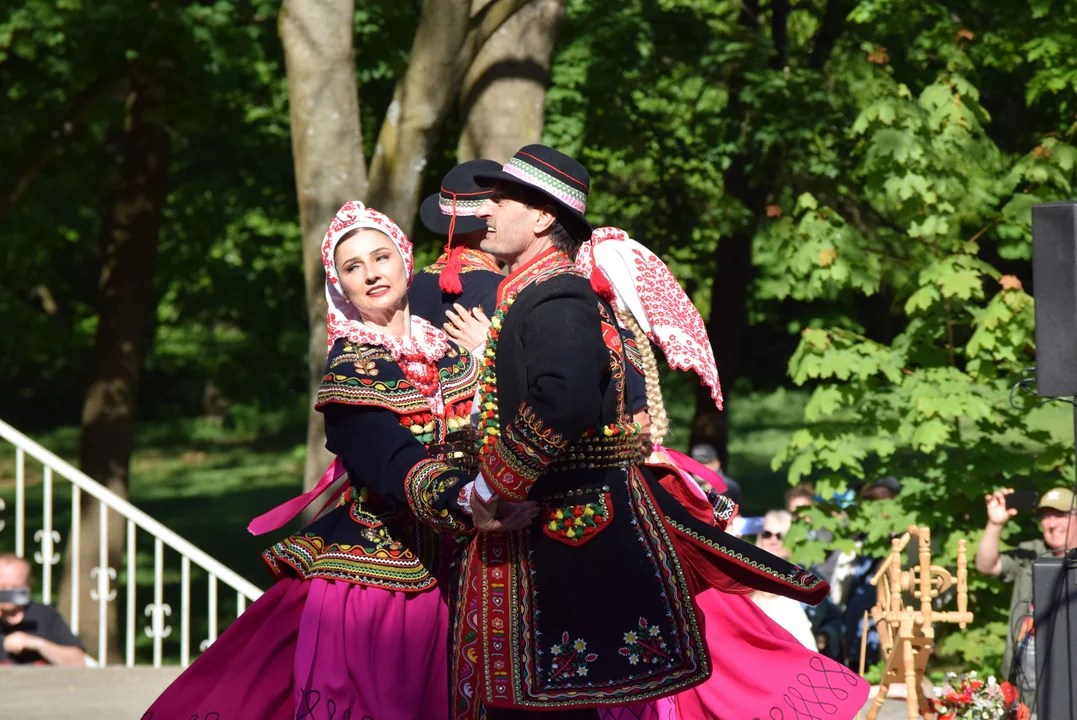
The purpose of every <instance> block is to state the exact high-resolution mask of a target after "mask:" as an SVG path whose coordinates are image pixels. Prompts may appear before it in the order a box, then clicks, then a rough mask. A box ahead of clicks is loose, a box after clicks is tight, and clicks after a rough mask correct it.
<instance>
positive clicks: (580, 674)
mask: <svg viewBox="0 0 1077 720" xmlns="http://www.w3.org/2000/svg"><path fill="white" fill-rule="evenodd" d="M576 674H577V675H579V676H580V677H583V676H584V675H586V674H587V668H586V667H582V668H580V669H579V670H577V671H576Z"/></svg>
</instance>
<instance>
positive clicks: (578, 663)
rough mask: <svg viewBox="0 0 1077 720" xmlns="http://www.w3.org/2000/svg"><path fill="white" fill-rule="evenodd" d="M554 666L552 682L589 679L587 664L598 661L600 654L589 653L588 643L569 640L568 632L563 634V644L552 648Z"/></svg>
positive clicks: (551, 673) (552, 668)
mask: <svg viewBox="0 0 1077 720" xmlns="http://www.w3.org/2000/svg"><path fill="white" fill-rule="evenodd" d="M550 656H551V657H552V666H551V672H550V680H554V679H556V678H558V677H566V678H569V677H581V678H582V677H587V664H588V663H593V662H594V661H595V660H598V653H589V652H587V642H586V641H585V640H583V639H581V638H576V641H575V642H572V641H570V640H569V636H568V631H567V630H566V631H565V632H563V633H561V644H560V645H554V646H553V647H552V648H550Z"/></svg>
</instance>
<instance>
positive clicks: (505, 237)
mask: <svg viewBox="0 0 1077 720" xmlns="http://www.w3.org/2000/svg"><path fill="white" fill-rule="evenodd" d="M544 214H545V213H544V212H543V210H542V208H532V207H528V206H527V203H525V202H523V200H522V199H520V194H519V191H518V190H517V189H516V188H515V187H514V186H513V185H511V184H508V183H498V184H497V185H496V186H495V187H494V191H493V193H492V194H491V195H490V197H489V198H487V199H486V200H484V201H483V203H482V205H480V206H479V209H478V210H477V211H476V213H475V215H476V216H477V217H479V218H482V219H483V220H485V221H486V235H485V236H484V237H483V239H482V240H481V241H480V242H479V249H480V250H483V251H485V252H488V253H490V254H491V255H493V256H494V257H496V258H498V259H499V260H502V261H504V262H506V263H510V264H511V263H513V262H514V261H515V260H516V259H517V258H519V257H520V256H521V255H523V254H524V252H525V251H526V250H527V249H528V247H530V246H531V245H532V244H534V243H535V242H536V241H537V239H538V233H539V232H540V231H541V230H542V229H544V228H542V227H540V226H541V225H542V217H543V215H544Z"/></svg>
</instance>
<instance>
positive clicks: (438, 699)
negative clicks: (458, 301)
mask: <svg viewBox="0 0 1077 720" xmlns="http://www.w3.org/2000/svg"><path fill="white" fill-rule="evenodd" d="M322 260H323V263H324V265H325V274H326V291H325V292H326V300H327V302H328V306H329V309H328V322H327V325H328V335H329V355H328V359H327V361H326V371H325V376H324V379H323V382H322V386H321V387H320V388H319V390H318V395H317V399H316V405H315V407H317V408H318V409H319V410H320V411H321V412H322V413H324V414H325V429H326V438H327V442H326V446H327V447H328V448H329V449H330V450H331V451H333V452H334V453H335V454H336V455H337V459H336V461H334V463H333V465H332V466H331V467H330V468H329V470H328V471H327V472H326V474H325V476H324V477H323V478H322V481H321V482H320V483H319V484H318V486H317V487H315V488H314V489H313V490H311V491H310V492H309V493H306V494H305V495H302V496H300V497H298V498H295V499H293V500H290V501H288V502H287V503H285V504H284V505H281V506H280V507H278V508H275V509H274V510H271V511H270V512H268V513H266V514H264V515H262V516H261V517H259V518H257V519H255V520H254V521H253V522H252V523H251V525H250V528H249V529H250V531H251V532H252V533H254V534H261V533H263V532H267V531H269V530H273V529H276V528H278V527H281V526H282V525H283V524H285V523H287V522H288V521H289V520H291V519H292V518H294V517H295V516H296V515H297V514H298V513H299V512H300V511H302V509H303V508H305V507H306V506H307V505H309V504H310V503H312V502H313V501H314V500H315V499H317V498H318V497H319V496H322V495H324V494H325V493H326V491H328V490H329V489H330V487H332V486H333V485H334V484H335V483H336V482H337V481H339V480H341V479H342V478H344V477H345V475H346V476H347V477H346V480H345V482H344V483H342V485H341V486H340V488H339V489H338V490H337V492H335V493H333V495H332V496H330V498H329V500H328V502H327V503H326V505H329V504H331V503H332V502H333V499H334V498H335V497H336V496H337V495H339V494H340V493H341V492H342V491H343V492H344V497H343V501H342V502H340V503H338V504H337V505H336V507H335V508H333V509H332V510H330V511H329V512H327V513H325V514H324V515H322V516H321V517H320V518H318V519H316V520H315V521H314V522H313V523H311V524H310V525H308V526H307V527H305V528H303V529H302V530H301V531H299V532H298V533H296V534H294V535H292V536H290V537H288V538H287V539H285V540H283V541H281V542H279V543H277V544H275V545H273V546H272V547H271V548H270V549H269V550H267V551H265V552H264V553H263V557H264V559H265V561H266V563H267V564H268V566H269V569H270V570H271V571H272V573H273V574H274V575H275V576H276V577H277V578H279V579H278V581H277V583H276V584H275V585H274V586H273V587H272V588H270V589H269V590H268V591H267V592H266V593H265V594H264V595H263V596H262V597H261V598H260V599H259V600H258V601H256V602H255V603H254V604H252V605H251V607H250V608H248V610H247V611H246V612H245V613H244V614H243V615H241V616H240V617H239V618H238V619H237V620H236V622H235V623H233V624H232V625H231V626H230V627H229V628H228V630H227V631H226V632H225V633H224V634H223V635H221V637H220V638H218V639H217V641H216V642H215V643H214V644H213V645H212V646H211V647H210V648H209V649H208V650H207V651H206V652H205V653H203V654H202V656H201V657H199V658H198V660H197V661H195V663H194V664H193V665H192V666H191V667H190V668H188V669H187V671H186V672H184V673H183V675H181V676H180V678H179V679H178V680H176V682H175V683H173V685H172V686H170V687H169V688H168V689H167V690H166V691H165V692H164V694H163V695H161V697H160V698H159V699H158V700H157V702H155V703H154V704H153V707H151V708H150V710H149V712H148V713H147V714H146V715H145V716H144V717H145V720H151V719H152V720H171V719H173V718H175V719H176V720H189V718H192V717H197V718H200V719H201V718H211V717H212V718H216V720H253V719H254V718H257V719H258V720H292V719H293V718H311V719H313V718H349V717H350V718H352V720H359V719H360V718H364V717H369V718H378V720H382V719H383V718H384V719H386V720H388V719H389V718H394V719H395V718H399V719H400V720H411V719H413V720H427V719H428V718H430V719H433V720H437V719H438V718H446V717H447V715H448V702H449V700H448V669H447V647H446V632H447V627H448V605H447V602H446V597H445V595H446V593H445V590H444V589H443V588H441V587H439V585H441V584H443V583H442V581H443V579H444V577H445V571H446V568H445V566H444V564H443V563H442V561H443V559H444V556H445V555H446V552H447V550H448V547H447V545H446V543H447V542H448V541H447V540H443V539H442V537H441V536H439V535H436V534H435V533H434V529H435V528H436V529H440V530H446V531H451V532H454V533H466V532H468V527H467V526H466V524H465V523H461V522H460V521H459V520H454V519H453V515H450V510H451V511H453V513H455V515H456V516H457V517H459V513H460V509H459V508H458V507H455V506H454V507H449V504H452V503H453V502H454V498H453V497H452V496H453V495H454V494H453V493H448V495H447V496H446V503H447V504H446V505H445V507H442V508H430V507H429V505H424V504H422V503H415V504H416V506H421V507H423V508H428V509H427V510H420V511H419V512H420V517H416V515H414V514H413V513H412V512H411V511H410V510H409V504H411V503H412V501H413V500H414V499H415V497H414V492H415V489H416V488H415V487H414V486H413V487H412V488H409V487H407V486H406V478H407V477H408V476H409V474H411V473H416V471H417V469H418V471H419V472H418V474H419V475H421V476H423V477H425V478H426V479H427V480H430V479H431V478H433V479H434V480H433V481H435V482H439V483H443V484H444V485H445V486H446V487H451V485H452V484H453V483H456V482H460V483H462V482H464V481H465V480H466V479H469V475H468V474H467V471H466V470H465V469H462V468H453V467H450V466H449V465H448V464H447V463H445V462H443V461H440V460H437V459H434V458H431V456H430V454H428V448H429V452H435V453H436V452H437V451H439V450H441V451H446V450H447V447H446V446H445V445H444V443H445V438H446V436H447V435H448V434H449V433H450V432H452V431H454V430H456V429H458V428H461V427H467V426H468V416H469V413H470V409H471V404H472V398H473V396H474V393H475V388H476V378H477V363H476V362H475V361H474V360H473V359H472V357H471V355H470V353H469V352H467V351H466V350H464V349H462V348H460V347H459V346H457V345H455V344H454V343H452V342H451V341H449V340H448V339H447V337H446V335H445V334H444V333H443V332H442V331H441V330H439V329H437V328H434V327H433V326H431V325H430V324H429V323H428V322H426V321H424V320H422V319H421V318H418V317H412V316H410V315H409V312H408V310H409V307H408V297H407V288H408V285H409V283H410V281H411V277H412V268H413V261H412V252H411V243H410V242H408V239H407V237H406V236H405V235H404V233H403V232H401V230H400V229H399V228H398V227H397V226H396V225H395V224H394V223H393V222H392V221H391V220H389V219H388V218H387V217H385V216H384V215H382V214H381V213H379V212H377V211H374V210H371V209H369V208H365V207H363V205H362V204H361V203H358V202H349V203H347V204H345V205H344V206H343V207H342V208H341V209H340V211H339V212H338V213H337V215H336V217H335V218H334V219H333V222H332V224H331V225H330V227H329V230H328V232H327V233H326V235H325V240H324V242H323V244H322ZM437 444H442V445H441V446H440V447H436V445H437ZM453 454H455V453H453ZM323 509H324V507H323ZM439 526H440V527H439ZM509 526H510V527H511V524H510V525H509Z"/></svg>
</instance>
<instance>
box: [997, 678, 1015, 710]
mask: <svg viewBox="0 0 1077 720" xmlns="http://www.w3.org/2000/svg"><path fill="white" fill-rule="evenodd" d="M999 687H1001V688H1002V701H1003V702H1005V703H1006V707H1009V706H1010V705H1013V704H1014V703H1015V702H1016V701H1017V688H1015V687H1014V686H1013V685H1011V684H1010V683H1008V682H1007V681H1005V680H1003V681H1002V684H1001V685H1000V686H999Z"/></svg>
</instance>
